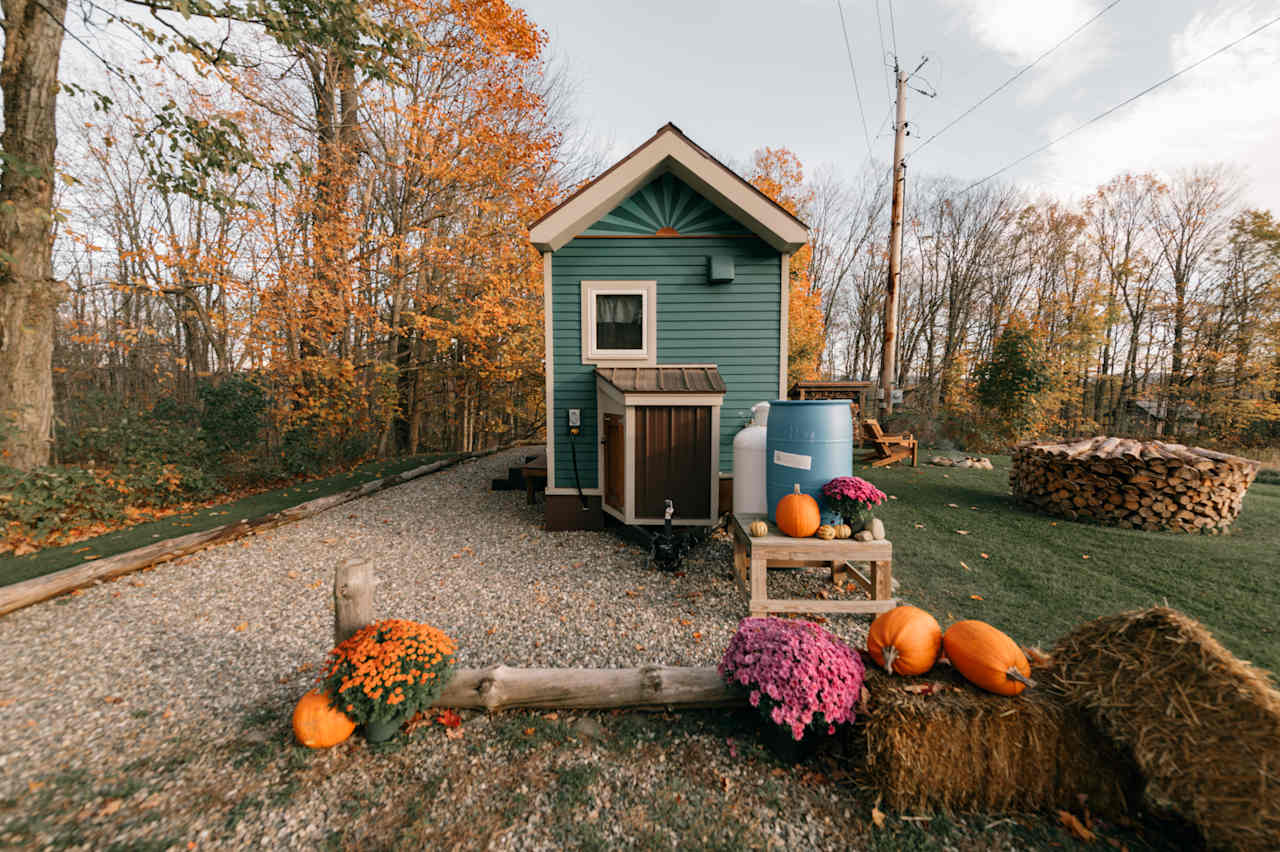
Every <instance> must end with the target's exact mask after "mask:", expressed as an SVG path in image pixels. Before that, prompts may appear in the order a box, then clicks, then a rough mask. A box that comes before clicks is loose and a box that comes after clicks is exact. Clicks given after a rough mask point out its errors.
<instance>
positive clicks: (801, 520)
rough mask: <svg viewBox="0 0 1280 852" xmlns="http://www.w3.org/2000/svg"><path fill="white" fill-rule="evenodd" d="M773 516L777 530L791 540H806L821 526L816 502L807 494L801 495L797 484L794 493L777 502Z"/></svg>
mask: <svg viewBox="0 0 1280 852" xmlns="http://www.w3.org/2000/svg"><path fill="white" fill-rule="evenodd" d="M774 516H775V517H776V518H777V522H778V529H780V530H782V531H783V532H784V533H785V534H787V535H789V536H791V537H792V538H808V537H809V536H811V535H813V534H814V533H815V532H817V531H818V527H820V526H822V514H821V513H820V512H819V511H818V501H817V500H815V499H813V498H812V497H810V496H809V495H808V494H801V493H800V483H798V482H797V483H796V490H795V491H793V492H792V493H790V494H788V495H787V496H785V497H783V498H782V499H781V500H779V501H778V506H777V509H775V510H774Z"/></svg>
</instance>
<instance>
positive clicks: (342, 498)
mask: <svg viewBox="0 0 1280 852" xmlns="http://www.w3.org/2000/svg"><path fill="white" fill-rule="evenodd" d="M513 446H515V444H504V445H503V446H500V447H495V448H494V449H492V450H484V451H482V452H478V453H463V454H462V455H459V456H455V457H453V458H451V459H441V460H440V461H436V462H432V463H431V464H425V465H421V466H420V467H415V468H413V469H411V470H406V471H404V472H402V473H397V474H393V475H392V476H388V477H384V478H383V479H377V480H374V481H373V482H366V483H364V484H363V485H357V486H356V487H354V488H349V489H347V490H346V491H341V492H339V493H337V494H330V495H329V496H327V497H317V498H316V499H315V500H308V501H307V502H306V503H300V504H298V505H297V506H292V507H290V508H288V509H282V510H280V511H279V512H271V513H270V514H267V515H260V516H259V517H256V518H245V519H243V520H240V521H236V522H235V523H234V524H224V525H222V526H220V527H214V528H212V529H208V530H202V531H201V532H195V533H191V534H190V535H184V536H180V537H178V538H170V539H165V540H164V541H157V542H155V543H154V544H148V545H147V546H145V547H139V548H136V549H134V550H129V551H126V552H124V553H120V554H117V555H115V556H111V557H108V558H106V559H97V560H94V561H93V562H86V563H84V564H83V565H76V566H74V567H71V568H64V569H62V570H61V571H54V572H52V573H50V574H45V575H44V576H42V577H32V578H31V579H30V580H23V581H22V582H20V583H13V584H12V585H8V586H0V615H7V614H8V613H11V612H13V611H14V610H18V609H22V608H23V607H27V606H31V605H32V604H36V603H40V602H41V601H46V600H48V599H49V598H52V597H57V596H58V595H62V594H66V593H67V592H71V591H75V590H76V589H81V588H84V587H85V586H90V585H93V584H94V583H98V582H101V581H102V580H109V579H111V578H113V577H120V576H123V575H125V574H131V573H133V572H134V571H141V570H142V569H143V568H150V567H151V566H153V565H159V564H161V563H163V562H168V561H170V560H173V559H177V558H179V557H182V556H187V555H189V554H192V553H195V552H197V551H200V550H204V549H206V548H209V547H213V546H214V545H218V544H223V543H225V542H228V541H234V540H235V539H238V538H242V537H244V536H247V535H255V534H257V533H260V532H265V531H267V530H269V529H273V528H275V527H278V526H283V525H284V524H289V523H293V522H294V521H300V520H302V519H303V518H309V517H311V516H312V515H316V514H319V513H320V512H323V511H325V510H326V509H332V508H334V507H335V506H341V505H342V504H343V503H349V502H351V501H352V500H357V499H359V498H361V497H368V496H369V495H371V494H376V493H377V492H379V491H382V490H384V489H387V488H390V487H392V486H394V485H402V484H404V483H406V482H409V481H410V480H413V479H417V478H418V477H421V476H426V475H427V474H429V473H436V472H437V471H441V470H444V469H445V468H448V467H453V466H454V465H457V464H461V463H462V462H465V461H470V460H471V459H479V458H484V457H486V456H491V455H493V454H494V453H498V452H501V451H503V450H508V449H511V448H512V447H513Z"/></svg>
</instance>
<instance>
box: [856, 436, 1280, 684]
mask: <svg viewBox="0 0 1280 852" xmlns="http://www.w3.org/2000/svg"><path fill="white" fill-rule="evenodd" d="M923 455H924V453H923V452H922V453H921V456H923ZM992 462H993V464H994V465H995V470H994V471H984V470H966V469H954V468H950V469H948V468H941V467H932V466H929V465H925V464H921V466H920V467H918V468H911V467H896V468H891V469H887V470H878V469H877V470H873V469H871V468H869V467H864V466H861V465H855V473H856V474H857V475H859V476H862V477H863V478H865V479H868V480H870V481H871V482H873V483H875V484H876V485H877V486H879V487H880V488H881V489H882V490H883V491H884V492H885V493H887V494H890V495H892V496H894V497H896V498H897V499H893V500H888V501H886V502H885V504H883V505H882V506H881V507H880V508H879V509H877V510H876V512H877V514H878V515H879V516H880V517H881V518H883V519H884V522H885V526H886V529H887V531H888V537H889V538H890V539H891V540H892V541H893V551H894V554H893V556H894V576H895V577H896V578H897V579H898V581H899V583H900V587H899V589H898V597H900V598H902V599H904V600H906V601H908V602H910V603H913V604H915V605H917V606H920V607H922V608H924V609H927V610H928V611H930V612H932V613H933V614H934V616H935V617H937V619H938V621H939V622H940V623H941V624H942V626H943V629H946V627H947V625H948V624H950V623H951V622H953V621H958V620H960V619H965V618H977V619H981V620H983V621H987V622H990V623H991V624H994V625H995V626H997V627H999V628H1001V629H1002V630H1004V631H1005V632H1006V633H1008V634H1010V635H1011V636H1013V637H1014V639H1016V640H1018V641H1020V642H1022V643H1023V644H1039V645H1041V646H1043V647H1045V648H1046V649H1047V648H1049V647H1050V646H1051V645H1052V643H1053V642H1054V640H1056V639H1057V638H1058V637H1059V636H1061V635H1062V634H1064V633H1066V632H1067V631H1069V630H1071V629H1072V628H1073V627H1075V626H1076V625H1078V624H1080V623H1081V622H1082V621H1085V620H1087V619H1091V618H1095V617H1097V616H1101V615H1107V614H1110V613H1115V612H1120V611H1123V610H1128V609H1135V608H1141V607H1147V606H1152V605H1154V604H1168V605H1169V606H1172V607H1174V608H1175V609H1178V610H1181V611H1182V612H1185V613H1187V614H1188V615H1190V616H1192V617H1193V618H1196V619H1198V620H1200V621H1201V622H1202V623H1203V624H1205V625H1206V626H1207V627H1208V628H1209V629H1210V630H1211V631H1212V632H1213V634H1214V636H1216V637H1217V638H1218V640H1219V641H1220V642H1222V643H1223V644H1224V645H1226V646H1227V648H1229V649H1230V650H1231V651H1232V652H1233V653H1235V654H1236V655H1237V656H1239V657H1241V658H1243V659H1246V660H1251V661H1252V662H1254V663H1256V664H1257V665H1260V666H1262V667H1264V668H1267V669H1270V670H1271V671H1272V672H1280V633H1278V632H1277V625H1276V621H1275V617H1276V614H1277V613H1280V583H1277V577H1276V574H1277V567H1280V485H1271V484H1263V483H1259V482H1255V483H1254V484H1253V485H1252V486H1251V487H1250V489H1249V493H1248V496H1247V497H1246V498H1245V502H1244V509H1243V510H1242V511H1241V513H1240V517H1239V518H1238V519H1237V521H1236V523H1235V524H1234V525H1233V526H1232V529H1231V531H1230V533H1229V534H1227V535H1218V536H1209V535H1188V534H1186V533H1151V532H1141V531H1138V530H1124V529H1116V528H1111V527H1102V526H1096V525H1093V524H1086V523H1077V522H1073V521H1068V520H1064V519H1060V518H1052V517H1049V516H1047V515H1040V514H1036V513H1033V512H1032V511H1030V510H1029V509H1027V508H1026V507H1023V506H1021V505H1019V504H1017V503H1015V502H1014V500H1013V498H1012V497H1011V496H1010V494H1009V485H1008V482H1009V459H1007V458H1000V457H995V458H992ZM951 504H954V506H952V505H951ZM959 530H964V531H965V532H966V533H967V534H961V533H960V532H958V531H959Z"/></svg>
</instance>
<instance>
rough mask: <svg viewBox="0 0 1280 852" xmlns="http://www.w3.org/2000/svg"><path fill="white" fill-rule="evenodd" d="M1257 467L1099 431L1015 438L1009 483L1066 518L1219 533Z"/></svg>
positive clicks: (1218, 455)
mask: <svg viewBox="0 0 1280 852" xmlns="http://www.w3.org/2000/svg"><path fill="white" fill-rule="evenodd" d="M1258 468H1259V464H1258V462H1255V461H1250V460H1249V459H1246V458H1241V457H1240V456H1233V455H1228V454H1227V453H1219V452H1215V451H1214V450H1206V449H1202V448H1200V447H1186V446H1183V445H1182V444H1166V443H1164V442H1162V441H1147V442H1143V441H1134V440H1129V439H1127V438H1108V437H1105V436H1102V437H1097V438H1085V439H1084V440H1081V441H1074V442H1071V443H1052V442H1029V443H1024V444H1019V445H1018V446H1017V447H1016V448H1015V450H1014V453H1013V468H1012V470H1011V471H1010V472H1009V484H1010V486H1011V487H1012V489H1013V494H1014V496H1015V497H1018V498H1021V499H1023V500H1025V501H1027V502H1029V503H1031V504H1033V505H1035V506H1037V507H1039V508H1040V509H1041V510H1043V511H1045V512H1048V513H1050V514H1054V515H1060V516H1062V517H1065V518H1069V519H1071V520H1076V519H1079V518H1088V519H1092V520H1095V521H1098V522H1099V523H1103V524H1108V525H1111V526H1118V527H1125V528H1128V529H1143V530H1163V529H1173V530H1182V531H1185V532H1196V531H1200V530H1207V531H1208V532H1218V531H1219V530H1222V529H1224V528H1226V527H1227V526H1229V525H1230V524H1231V522H1232V521H1234V520H1235V518H1236V515H1238V514H1239V513H1240V504H1241V502H1243V500H1244V493H1245V491H1246V490H1247V489H1248V488H1249V484H1250V483H1252V482H1253V479H1254V477H1255V476H1257V475H1258Z"/></svg>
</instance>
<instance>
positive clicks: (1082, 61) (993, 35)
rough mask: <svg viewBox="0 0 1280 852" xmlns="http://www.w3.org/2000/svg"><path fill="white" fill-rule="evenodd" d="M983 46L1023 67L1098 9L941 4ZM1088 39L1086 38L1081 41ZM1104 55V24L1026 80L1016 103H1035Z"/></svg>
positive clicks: (1018, 2) (1004, 0) (1085, 1)
mask: <svg viewBox="0 0 1280 852" xmlns="http://www.w3.org/2000/svg"><path fill="white" fill-rule="evenodd" d="M946 2H947V3H948V5H950V6H951V7H952V8H954V9H956V10H957V11H958V12H959V13H960V14H961V16H962V17H963V18H964V21H965V24H966V25H967V26H968V28H969V31H970V32H971V33H973V36H974V37H975V38H976V39H977V40H978V42H980V43H981V44H982V45H983V46H985V47H987V48H989V49H991V50H994V51H996V52H997V53H999V54H1000V56H1001V57H1002V58H1003V59H1004V60H1005V61H1006V62H1008V63H1009V64H1010V65H1011V66H1014V67H1022V66H1024V65H1028V64H1030V63H1031V62H1034V61H1035V60H1036V58H1037V57H1039V56H1040V55H1041V54H1042V53H1044V52H1045V51H1046V50H1048V49H1049V48H1051V47H1053V46H1054V45H1055V44H1057V43H1058V42H1059V41H1061V40H1062V39H1063V38H1065V37H1066V36H1067V35H1069V34H1070V33H1071V32H1073V31H1074V30H1075V29H1076V28H1077V27H1079V26H1080V25H1081V24H1083V23H1084V22H1085V21H1087V20H1089V19H1090V18H1092V17H1093V16H1094V15H1096V14H1097V13H1098V11H1099V10H1100V9H1101V8H1102V6H1101V3H1099V2H1097V0H1052V2H1045V0H1041V2H1028V0H946ZM1086 36H1087V37H1086ZM1106 53H1107V39H1106V37H1105V26H1104V21H1098V22H1097V23H1094V24H1092V25H1090V27H1089V28H1088V29H1087V30H1086V31H1085V32H1082V33H1081V34H1080V37H1078V38H1076V39H1074V40H1072V42H1071V43H1070V45H1069V49H1068V48H1067V47H1065V46H1064V48H1063V49H1062V50H1059V51H1057V52H1056V53H1054V55H1053V56H1051V57H1049V58H1048V59H1046V60H1045V61H1044V62H1043V63H1041V64H1040V65H1038V66H1037V67H1036V69H1035V71H1033V72H1032V73H1031V75H1029V76H1028V77H1027V78H1024V79H1025V82H1024V83H1023V88H1022V92H1021V94H1020V95H1019V98H1018V99H1019V101H1020V102H1021V103H1023V104H1028V103H1039V102H1041V101H1043V100H1045V99H1046V98H1048V97H1049V96H1050V95H1051V94H1053V93H1054V92H1055V91H1057V90H1058V89H1060V88H1062V87H1063V86H1065V85H1067V84H1068V83H1070V82H1071V81H1073V80H1075V79H1076V78H1078V77H1079V76H1081V75H1082V74H1084V73H1085V72H1086V71H1088V70H1089V69H1090V68H1092V67H1093V66H1095V65H1096V64H1097V63H1099V62H1101V61H1102V60H1103V59H1104V58H1105V56H1106Z"/></svg>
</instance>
